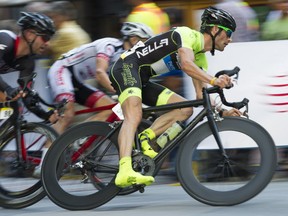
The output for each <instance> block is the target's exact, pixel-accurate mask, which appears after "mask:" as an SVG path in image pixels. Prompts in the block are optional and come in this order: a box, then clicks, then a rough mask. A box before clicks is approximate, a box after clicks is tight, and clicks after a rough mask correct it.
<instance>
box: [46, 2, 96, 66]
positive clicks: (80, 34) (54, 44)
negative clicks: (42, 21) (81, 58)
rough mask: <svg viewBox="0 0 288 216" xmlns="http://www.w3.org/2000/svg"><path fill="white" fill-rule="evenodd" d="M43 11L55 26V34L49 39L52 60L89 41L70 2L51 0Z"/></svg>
mask: <svg viewBox="0 0 288 216" xmlns="http://www.w3.org/2000/svg"><path fill="white" fill-rule="evenodd" d="M45 13H46V14H47V15H48V16H49V17H51V18H52V20H53V21H54V24H55V27H56V34H55V36H54V37H53V38H52V39H51V41H50V46H49V52H48V54H50V56H51V58H52V60H53V62H54V61H55V60H57V59H58V58H59V57H60V56H61V54H63V53H65V52H67V51H69V50H71V49H73V48H75V47H78V46H80V45H82V44H86V43H89V42H91V38H90V36H89V35H88V33H87V32H86V31H85V30H84V29H83V28H82V27H81V26H80V25H78V24H77V22H76V20H77V10H76V8H75V7H74V5H73V4H72V3H71V2H69V1H56V2H51V3H49V6H48V7H47V9H46V12H45Z"/></svg>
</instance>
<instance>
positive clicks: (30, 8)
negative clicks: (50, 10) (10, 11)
mask: <svg viewBox="0 0 288 216" xmlns="http://www.w3.org/2000/svg"><path fill="white" fill-rule="evenodd" d="M48 6H49V3H47V2H42V1H41V2H37V1H36V2H30V3H28V4H27V5H26V6H25V7H24V11H26V12H37V13H43V12H44V11H45V10H47V7H48Z"/></svg>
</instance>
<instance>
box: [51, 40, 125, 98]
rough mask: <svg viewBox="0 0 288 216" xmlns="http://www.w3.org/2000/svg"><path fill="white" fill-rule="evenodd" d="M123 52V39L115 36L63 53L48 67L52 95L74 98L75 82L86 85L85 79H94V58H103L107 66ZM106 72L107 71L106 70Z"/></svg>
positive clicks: (95, 66)
mask: <svg viewBox="0 0 288 216" xmlns="http://www.w3.org/2000/svg"><path fill="white" fill-rule="evenodd" d="M123 52H124V49H123V41H122V40H119V39H117V38H110V37H107V38H102V39H99V40H95V41H93V42H91V43H89V44H84V45H82V46H80V47H78V48H75V49H72V50H70V51H69V52H67V53H65V54H63V55H62V56H61V57H60V59H59V60H57V61H56V62H55V63H54V64H53V65H52V66H51V68H50V69H49V72H48V80H49V83H50V87H51V90H52V96H53V97H54V99H55V98H57V97H59V95H66V96H65V97H68V98H69V100H74V99H73V98H74V90H75V88H77V87H75V84H76V83H77V85H82V84H83V85H85V86H86V87H87V88H90V89H93V91H96V90H97V89H95V88H93V87H92V86H88V85H87V84H86V83H85V80H88V79H94V78H95V74H96V68H97V65H96V58H104V59H105V60H107V61H108V63H109V66H111V65H113V64H114V62H115V61H116V60H117V59H118V58H119V57H120V55H121V54H122V53H123ZM107 73H108V71H107Z"/></svg>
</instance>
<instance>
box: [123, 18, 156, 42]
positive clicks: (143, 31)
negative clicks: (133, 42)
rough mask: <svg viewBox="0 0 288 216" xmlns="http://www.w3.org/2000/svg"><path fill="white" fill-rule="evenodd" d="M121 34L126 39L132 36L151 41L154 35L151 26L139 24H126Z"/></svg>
mask: <svg viewBox="0 0 288 216" xmlns="http://www.w3.org/2000/svg"><path fill="white" fill-rule="evenodd" d="M120 32H121V34H122V36H123V38H124V39H126V38H128V37H131V36H138V37H140V38H146V39H149V38H150V37H152V36H153V35H154V34H153V31H152V29H151V28H150V27H149V26H147V25H145V24H143V23H137V22H124V23H123V25H122V28H121V30H120Z"/></svg>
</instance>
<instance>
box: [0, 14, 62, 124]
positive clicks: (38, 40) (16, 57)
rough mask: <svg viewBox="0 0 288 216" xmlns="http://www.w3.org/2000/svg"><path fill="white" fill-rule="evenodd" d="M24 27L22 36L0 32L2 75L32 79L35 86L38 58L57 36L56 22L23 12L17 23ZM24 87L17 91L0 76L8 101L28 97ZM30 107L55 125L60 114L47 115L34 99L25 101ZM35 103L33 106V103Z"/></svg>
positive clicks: (0, 87) (21, 27)
mask: <svg viewBox="0 0 288 216" xmlns="http://www.w3.org/2000/svg"><path fill="white" fill-rule="evenodd" d="M17 24H18V25H19V27H20V33H19V35H16V34H15V33H13V32H12V31H8V30H0V74H5V73H9V72H12V71H19V78H26V79H27V78H28V77H31V80H29V82H30V84H28V86H29V85H31V82H33V80H32V76H31V74H32V73H33V72H34V67H35V62H34V55H35V54H42V52H43V51H44V50H45V47H46V46H47V45H48V41H49V40H50V38H51V37H52V36H53V34H54V33H55V30H54V24H53V21H52V20H51V19H50V18H48V17H47V16H45V15H43V14H39V13H27V12H21V17H20V19H19V20H18V21H17ZM23 87H24V86H20V87H19V88H13V87H11V86H10V85H9V84H7V83H6V82H5V81H4V80H3V79H2V78H1V76H0V91H1V92H2V94H3V93H5V97H7V98H10V99H16V98H19V97H22V96H24V95H23V92H22V91H21V88H23ZM23 101H24V103H25V105H26V107H27V108H28V109H29V110H30V111H31V112H33V113H34V114H36V115H37V116H38V117H40V118H42V119H45V120H48V119H49V121H50V122H54V121H56V120H57V118H58V117H57V114H53V113H52V112H46V111H44V110H43V109H42V108H41V106H40V105H39V104H38V103H33V102H32V101H33V100H31V98H28V97H26V98H25V97H24V98H23ZM31 102H32V103H31Z"/></svg>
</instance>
